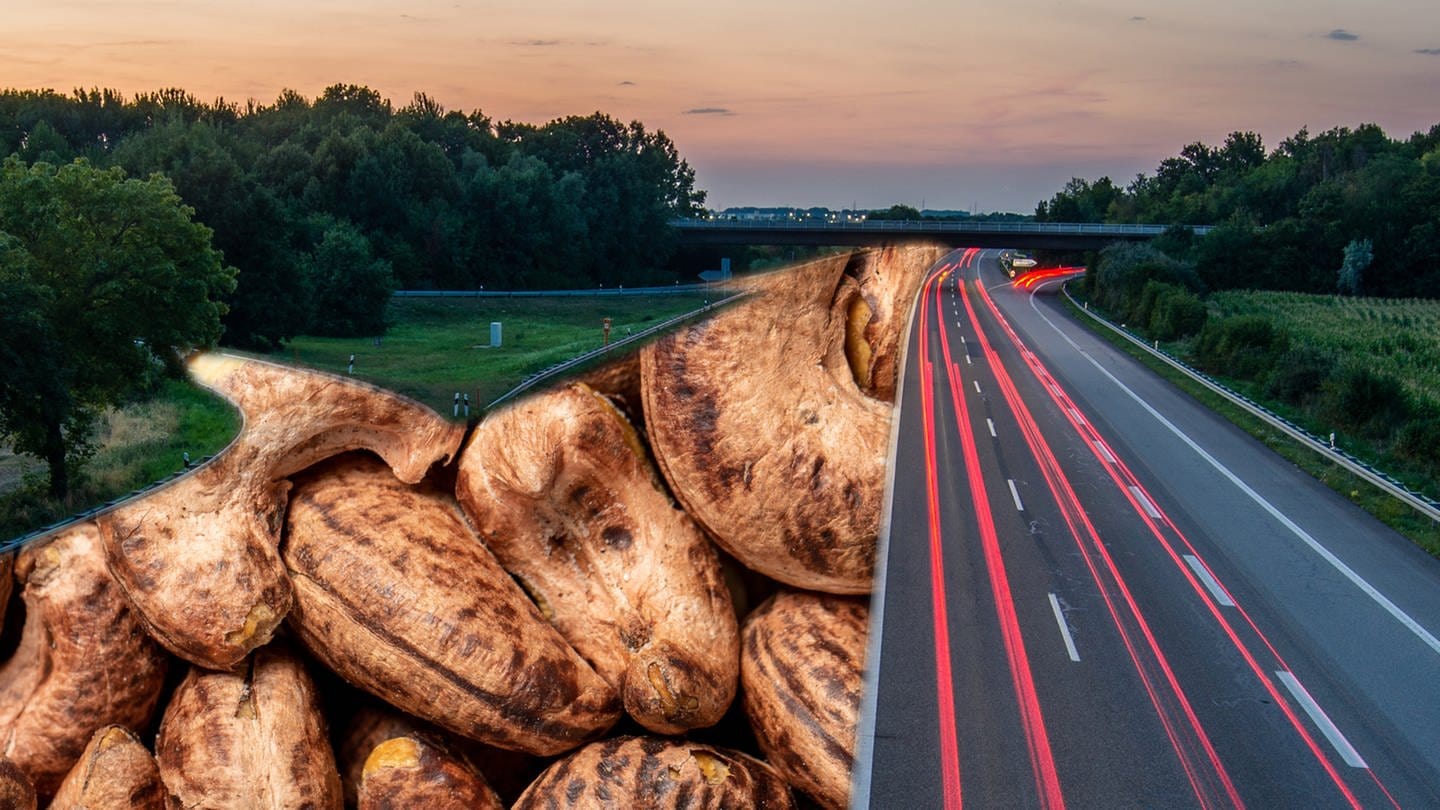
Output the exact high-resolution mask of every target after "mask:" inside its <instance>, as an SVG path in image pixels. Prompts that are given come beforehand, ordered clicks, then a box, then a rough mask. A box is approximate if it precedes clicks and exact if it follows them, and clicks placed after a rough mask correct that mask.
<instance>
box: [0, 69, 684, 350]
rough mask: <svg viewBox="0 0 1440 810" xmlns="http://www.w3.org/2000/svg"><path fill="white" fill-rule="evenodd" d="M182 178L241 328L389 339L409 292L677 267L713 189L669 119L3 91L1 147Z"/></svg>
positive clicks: (260, 335) (260, 339) (328, 101)
mask: <svg viewBox="0 0 1440 810" xmlns="http://www.w3.org/2000/svg"><path fill="white" fill-rule="evenodd" d="M6 154H14V155H16V156H17V157H18V158H19V159H20V160H22V161H23V162H25V163H27V164H34V163H38V162H44V163H48V164H51V165H59V164H65V163H68V162H70V161H71V160H72V159H74V158H77V157H79V158H85V159H87V160H88V161H89V162H90V163H91V164H92V165H95V166H98V167H122V168H123V169H125V170H126V171H127V172H128V173H129V174H130V175H132V176H141V177H144V176H148V175H150V174H152V173H157V172H158V173H161V174H164V175H166V176H167V177H169V178H170V180H171V181H172V182H173V184H174V187H175V189H176V190H177V191H178V192H179V194H180V196H181V197H182V198H183V199H184V201H185V202H186V203H187V204H189V205H190V206H192V207H193V208H194V210H195V216H196V219H198V220H199V221H200V222H203V223H205V224H206V225H208V226H209V227H210V228H212V229H213V230H214V241H215V245H216V247H218V248H219V249H220V250H221V251H222V252H223V254H224V261H225V263H226V264H228V265H231V266H233V267H235V268H237V269H238V271H239V272H238V275H237V284H236V285H235V289H234V291H233V292H232V293H230V294H229V295H228V297H227V300H226V303H227V304H228V307H229V311H228V314H227V315H226V316H225V321H224V326H225V341H226V342H227V343H231V344H234V345H239V346H246V347H254V348H274V347H277V346H278V345H279V344H280V343H281V342H282V341H284V340H286V339H288V338H289V337H292V336H294V335H296V334H300V333H302V332H303V333H312V334H373V333H377V332H379V331H380V330H381V329H383V311H384V303H385V301H386V299H387V297H388V294H389V292H390V291H391V290H392V289H393V288H395V287H396V286H399V287H406V288H426V287H430V288H465V289H474V288H477V287H481V286H485V287H490V288H496V289H511V288H555V287H586V286H594V285H598V284H604V285H607V286H608V285H615V284H642V283H647V282H657V281H664V280H667V279H664V278H663V272H664V271H663V270H662V268H663V267H664V265H665V261H666V259H667V258H668V257H669V255H670V254H671V253H672V252H673V250H674V248H675V244H674V236H673V234H672V230H671V229H670V228H669V227H668V225H667V223H668V221H669V220H670V219H671V218H673V217H676V216H688V215H693V214H696V213H698V212H699V211H700V210H701V205H702V203H703V201H704V193H703V192H701V191H698V190H696V189H695V187H694V171H693V170H692V169H691V168H690V167H689V165H688V164H687V163H686V162H685V161H684V160H683V159H681V157H680V156H679V154H678V152H677V151H676V149H675V146H674V144H673V143H672V142H671V141H670V139H669V138H668V137H666V136H665V134H664V133H663V132H658V131H657V132H648V131H646V129H645V128H644V127H643V126H642V125H641V124H640V123H639V122H632V123H630V124H624V123H622V122H620V121H617V120H615V119H613V118H611V117H609V116H606V115H604V114H601V113H595V114H593V115H589V116H573V117H569V118H562V119H558V120H555V121H551V122H549V123H547V124H544V125H531V124H525V123H515V122H510V121H506V122H499V123H497V122H494V121H492V120H491V119H489V118H488V117H486V116H485V115H484V114H483V113H481V112H479V111H474V112H471V113H468V114H465V113H460V112H457V111H446V110H445V109H443V108H442V107H441V106H440V105H439V104H438V103H436V102H435V101H434V100H433V99H431V98H429V97H427V96H425V95H424V94H416V96H415V97H414V99H413V100H412V101H411V103H410V104H408V105H406V106H404V107H400V108H398V109H397V108H395V107H394V106H392V104H391V103H390V101H388V100H387V99H385V98H383V97H381V96H380V94H378V93H377V92H375V91H374V90H371V89H369V88H366V87H358V86H354V85H335V86H332V87H330V88H327V89H326V90H325V91H324V92H323V93H321V95H320V96H319V97H318V98H316V99H314V100H313V101H312V100H310V99H307V98H305V97H304V96H301V95H300V94H298V93H295V92H293V91H286V92H284V93H282V94H281V95H280V97H279V98H278V99H277V100H276V101H275V102H274V103H273V104H269V105H264V104H257V103H256V102H253V101H251V102H248V103H246V104H245V105H243V106H242V105H238V104H234V103H232V102H227V101H225V100H224V99H220V100H217V101H215V102H212V103H204V102H201V101H199V100H197V99H196V98H194V97H193V96H191V95H190V94H188V93H185V92H184V91H181V90H163V91H160V92H157V93H149V94H141V95H138V96H135V97H134V98H130V99H127V98H125V97H124V96H122V95H121V94H119V93H117V92H115V91H112V90H92V91H83V90H77V91H75V92H74V93H72V94H71V95H68V96H67V95H61V94H57V93H54V92H49V91H45V92H32V91H3V92H0V155H6Z"/></svg>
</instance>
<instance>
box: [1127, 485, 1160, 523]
mask: <svg viewBox="0 0 1440 810" xmlns="http://www.w3.org/2000/svg"><path fill="white" fill-rule="evenodd" d="M1130 494H1131V495H1134V496H1135V500H1137V501H1139V502H1140V506H1141V507H1143V508H1144V509H1145V514H1147V515H1149V516H1150V518H1151V519H1152V520H1159V519H1160V510H1158V509H1156V508H1155V504H1153V503H1150V499H1149V498H1147V497H1145V493H1144V492H1142V491H1141V490H1140V487H1137V486H1135V485H1134V484H1131V485H1130Z"/></svg>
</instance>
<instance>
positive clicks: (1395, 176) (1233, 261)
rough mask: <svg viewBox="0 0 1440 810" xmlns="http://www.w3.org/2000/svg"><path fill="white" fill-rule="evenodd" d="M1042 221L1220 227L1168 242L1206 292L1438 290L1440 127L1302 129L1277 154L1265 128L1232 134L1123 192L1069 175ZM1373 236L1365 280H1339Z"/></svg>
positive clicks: (1399, 293) (1433, 293)
mask: <svg viewBox="0 0 1440 810" xmlns="http://www.w3.org/2000/svg"><path fill="white" fill-rule="evenodd" d="M1036 217H1037V219H1039V220H1041V221H1050V222H1062V221H1063V222H1116V223H1130V222H1152V223H1153V222H1159V223H1184V224H1190V225H1218V226H1220V227H1219V228H1217V229H1216V230H1215V231H1214V232H1212V233H1211V234H1210V235H1208V236H1207V237H1205V238H1204V239H1201V240H1197V241H1195V243H1194V244H1190V243H1188V242H1186V241H1185V240H1183V239H1177V240H1172V241H1170V242H1169V243H1167V244H1166V245H1165V246H1164V248H1165V251H1166V252H1167V253H1169V254H1170V255H1171V256H1173V257H1174V258H1176V259H1179V260H1181V261H1188V262H1190V263H1192V264H1193V266H1194V268H1195V271H1196V275H1197V278H1198V281H1199V282H1200V283H1201V284H1203V286H1204V287H1205V288H1206V289H1210V290H1222V289H1268V290H1289V291H1295V292H1310V293H1330V292H1336V291H1337V290H1338V291H1342V292H1347V293H1356V292H1359V293H1363V294H1366V295H1375V296H1383V297H1426V298H1434V297H1440V260H1437V259H1440V124H1437V125H1436V126H1435V127H1432V128H1431V129H1430V131H1429V132H1427V133H1418V132H1417V133H1415V134H1414V135H1413V136H1411V137H1410V138H1409V139H1407V140H1394V139H1391V138H1389V137H1388V136H1386V134H1385V133H1384V131H1382V130H1381V129H1380V128H1379V127H1378V126H1375V125H1373V124H1365V125H1362V126H1360V127H1358V128H1357V129H1354V130H1350V129H1348V128H1343V127H1342V128H1337V129H1332V130H1329V131H1327V132H1324V133H1322V134H1320V135H1315V136H1312V135H1310V133H1309V132H1307V131H1306V130H1303V129H1302V130H1301V131H1300V132H1299V133H1297V134H1296V135H1294V136H1293V137H1291V138H1287V139H1285V140H1284V141H1282V142H1281V143H1280V146H1279V147H1278V148H1276V149H1275V150H1274V151H1271V152H1269V153H1267V152H1266V150H1265V146H1264V144H1263V143H1262V142H1261V139H1260V137H1259V136H1258V135H1256V134H1254V133H1251V132H1236V133H1233V134H1231V135H1230V136H1229V137H1228V138H1226V140H1225V143H1224V144H1223V145H1221V146H1219V147H1211V146H1207V145H1205V144H1203V143H1193V144H1190V145H1189V146H1186V147H1185V148H1183V149H1182V150H1181V151H1180V154H1179V155H1178V156H1176V157H1172V158H1168V159H1166V160H1164V161H1162V162H1161V164H1160V166H1159V167H1158V168H1157V169H1156V171H1155V173H1154V174H1153V175H1146V174H1141V175H1138V176H1137V177H1136V178H1135V179H1134V180H1133V181H1132V182H1131V183H1130V184H1129V185H1128V186H1125V187H1123V188H1122V187H1120V186H1117V185H1116V184H1115V183H1114V182H1113V181H1112V180H1111V179H1110V178H1108V177H1102V178H1100V179H1099V180H1097V181H1094V182H1090V181H1088V180H1083V179H1080V178H1076V179H1073V180H1071V181H1070V182H1069V183H1068V184H1067V185H1066V186H1065V188H1064V189H1062V190H1061V191H1059V192H1058V193H1056V194H1055V196H1054V197H1053V198H1051V199H1050V200H1048V201H1046V202H1043V203H1041V204H1040V205H1039V207H1038V208H1037V209H1036ZM1367 241H1368V242H1369V245H1370V248H1371V250H1372V253H1371V256H1370V260H1369V262H1368V264H1367V265H1365V266H1363V267H1361V272H1360V274H1359V275H1358V276H1356V277H1354V278H1353V280H1354V281H1355V282H1358V283H1356V284H1354V285H1349V286H1346V285H1344V284H1342V282H1341V279H1340V275H1339V271H1340V268H1341V266H1342V262H1344V261H1345V252H1346V248H1347V246H1351V245H1355V246H1357V247H1358V246H1361V245H1363V244H1364V243H1365V242H1367ZM1353 250H1354V248H1352V251H1353Z"/></svg>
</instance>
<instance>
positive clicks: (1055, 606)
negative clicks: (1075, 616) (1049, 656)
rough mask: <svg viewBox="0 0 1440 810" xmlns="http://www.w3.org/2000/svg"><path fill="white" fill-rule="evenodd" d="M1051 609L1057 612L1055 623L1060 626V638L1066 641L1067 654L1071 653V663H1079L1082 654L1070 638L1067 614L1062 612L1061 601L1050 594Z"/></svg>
mask: <svg viewBox="0 0 1440 810" xmlns="http://www.w3.org/2000/svg"><path fill="white" fill-rule="evenodd" d="M1050 609H1051V610H1053V611H1055V623H1056V624H1058V625H1060V637H1061V638H1063V639H1065V652H1067V653H1070V660H1071V661H1079V660H1080V653H1078V652H1076V651H1075V639H1073V638H1071V637H1070V626H1069V625H1067V624H1066V623H1065V614H1064V613H1063V612H1062V611H1061V610H1060V600H1059V599H1056V598H1055V594H1053V593H1052V594H1050Z"/></svg>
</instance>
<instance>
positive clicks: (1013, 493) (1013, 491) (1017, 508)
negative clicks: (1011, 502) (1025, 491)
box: [1005, 478, 1025, 512]
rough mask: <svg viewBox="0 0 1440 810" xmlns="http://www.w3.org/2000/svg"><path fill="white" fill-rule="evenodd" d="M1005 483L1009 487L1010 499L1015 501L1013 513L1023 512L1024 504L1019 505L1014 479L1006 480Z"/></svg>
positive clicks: (1018, 495) (1018, 494) (1018, 493)
mask: <svg viewBox="0 0 1440 810" xmlns="http://www.w3.org/2000/svg"><path fill="white" fill-rule="evenodd" d="M1005 483H1007V484H1009V485H1010V497H1012V498H1014V499H1015V511H1017V512H1024V511H1025V504H1023V503H1020V490H1018V489H1016V488H1015V479H1013V478H1006V479H1005Z"/></svg>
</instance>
